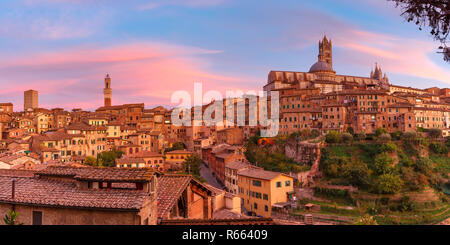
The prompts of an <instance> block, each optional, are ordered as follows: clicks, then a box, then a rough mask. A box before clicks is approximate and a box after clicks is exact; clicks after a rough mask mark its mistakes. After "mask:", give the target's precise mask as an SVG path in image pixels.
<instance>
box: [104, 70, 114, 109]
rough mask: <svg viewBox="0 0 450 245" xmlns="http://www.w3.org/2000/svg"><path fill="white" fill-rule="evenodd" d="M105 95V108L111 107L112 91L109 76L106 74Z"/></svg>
mask: <svg viewBox="0 0 450 245" xmlns="http://www.w3.org/2000/svg"><path fill="white" fill-rule="evenodd" d="M103 95H104V97H105V106H111V97H112V89H111V78H110V77H109V74H106V77H105V88H104V89H103Z"/></svg>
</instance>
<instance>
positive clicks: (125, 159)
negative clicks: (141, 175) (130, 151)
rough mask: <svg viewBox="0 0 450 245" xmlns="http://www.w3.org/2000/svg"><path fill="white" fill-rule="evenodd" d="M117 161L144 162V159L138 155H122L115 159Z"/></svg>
mask: <svg viewBox="0 0 450 245" xmlns="http://www.w3.org/2000/svg"><path fill="white" fill-rule="evenodd" d="M117 163H119V164H120V163H145V161H144V159H142V158H138V157H122V158H119V159H117Z"/></svg>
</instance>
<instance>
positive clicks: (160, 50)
mask: <svg viewBox="0 0 450 245" xmlns="http://www.w3.org/2000/svg"><path fill="white" fill-rule="evenodd" d="M218 53H220V51H216V50H204V49H200V48H196V47H188V46H182V45H171V44H164V43H156V42H136V43H128V44H121V45H115V46H110V47H104V48H99V47H94V46H82V47H73V48H70V49H65V50H59V51H54V52H49V53H45V52H43V53H36V54H32V55H26V56H21V57H12V58H5V57H4V58H1V59H0V85H1V86H2V88H3V89H2V90H1V91H0V95H1V96H2V97H3V96H4V95H5V96H6V95H8V96H11V95H13V96H15V97H16V100H15V102H16V104H21V101H20V100H21V97H22V95H23V91H24V90H27V89H36V90H38V91H39V92H40V102H41V104H42V105H48V106H49V107H55V106H64V107H65V108H66V109H71V108H72V107H80V105H82V106H83V107H85V109H94V108H96V107H99V106H101V105H102V101H103V96H102V89H103V86H104V83H103V78H104V75H105V74H106V73H110V75H111V77H112V88H113V103H114V104H122V103H135V102H145V103H146V104H147V105H156V104H166V105H168V104H170V97H171V95H172V93H173V92H175V91H177V90H186V91H188V92H191V94H192V90H193V83H194V82H202V83H203V87H204V90H210V89H214V90H218V91H221V92H223V93H224V91H225V90H226V89H246V88H248V89H251V88H252V87H251V85H250V84H252V83H251V82H253V81H250V79H248V78H245V77H234V76H227V75H222V74H218V73H216V72H213V71H210V70H209V62H208V59H207V56H209V55H214V54H218ZM16 81H20V85H17V84H16ZM224 94H225V93H224ZM79 102H80V103H79ZM174 106H175V105H174ZM86 107H87V108H86ZM16 109H18V108H17V107H16Z"/></svg>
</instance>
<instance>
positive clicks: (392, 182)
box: [376, 174, 403, 194]
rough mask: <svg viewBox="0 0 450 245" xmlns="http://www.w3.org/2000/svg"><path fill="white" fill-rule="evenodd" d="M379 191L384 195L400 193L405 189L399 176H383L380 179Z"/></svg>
mask: <svg viewBox="0 0 450 245" xmlns="http://www.w3.org/2000/svg"><path fill="white" fill-rule="evenodd" d="M376 187H377V191H378V192H379V193H382V194H395V193H398V192H399V191H400V190H401V189H402V187H403V180H402V179H401V178H400V176H398V175H393V174H383V175H381V176H380V177H379V178H378V181H377V186H376Z"/></svg>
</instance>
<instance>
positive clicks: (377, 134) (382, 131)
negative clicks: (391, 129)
mask: <svg viewBox="0 0 450 245" xmlns="http://www.w3.org/2000/svg"><path fill="white" fill-rule="evenodd" d="M382 134H387V130H386V129H385V128H377V129H376V130H375V136H377V137H378V136H380V135H382Z"/></svg>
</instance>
